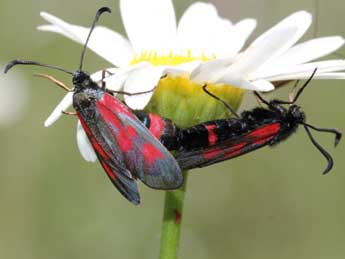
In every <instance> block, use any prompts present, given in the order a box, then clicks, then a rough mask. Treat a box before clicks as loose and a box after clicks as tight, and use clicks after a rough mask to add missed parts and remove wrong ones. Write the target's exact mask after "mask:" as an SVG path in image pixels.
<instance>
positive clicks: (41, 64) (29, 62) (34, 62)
mask: <svg viewBox="0 0 345 259" xmlns="http://www.w3.org/2000/svg"><path fill="white" fill-rule="evenodd" d="M16 65H34V66H40V67H47V68H51V69H56V70H59V71H62V72H65V73H67V74H70V75H73V73H72V72H70V71H68V70H66V69H63V68H61V67H57V66H52V65H46V64H43V63H39V62H36V61H28V60H20V59H15V60H12V61H11V62H9V63H8V64H7V65H6V66H5V69H4V73H5V74H6V73H7V72H8V71H9V70H10V69H11V68H12V67H14V66H16Z"/></svg>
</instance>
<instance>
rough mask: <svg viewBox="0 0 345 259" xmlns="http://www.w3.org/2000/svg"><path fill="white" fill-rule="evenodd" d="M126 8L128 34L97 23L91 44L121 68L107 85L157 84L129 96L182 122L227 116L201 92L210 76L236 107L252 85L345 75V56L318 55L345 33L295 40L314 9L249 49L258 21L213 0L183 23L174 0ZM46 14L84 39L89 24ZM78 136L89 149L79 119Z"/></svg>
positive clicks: (136, 105) (140, 1)
mask: <svg viewBox="0 0 345 259" xmlns="http://www.w3.org/2000/svg"><path fill="white" fill-rule="evenodd" d="M120 11H121V16H122V20H123V24H124V27H125V29H126V33H127V36H128V39H127V38H126V37H124V36H122V35H121V34H119V33H117V32H114V31H112V30H110V29H108V28H105V27H101V26H98V27H96V29H95V31H94V34H93V35H92V37H91V40H90V42H89V45H88V47H89V48H90V49H91V50H93V51H94V52H95V53H97V54H98V55H99V56H101V57H103V58H104V59H105V60H107V61H108V62H110V63H111V64H113V65H114V66H115V67H116V69H114V71H113V72H115V74H114V75H112V76H109V77H108V78H106V85H107V88H109V89H111V90H120V89H123V90H124V91H126V92H132V93H135V92H143V91H148V90H151V89H153V88H154V87H156V90H155V91H154V92H153V93H148V94H145V95H137V96H124V99H125V101H126V103H127V105H129V106H130V107H131V108H133V109H143V108H145V109H146V110H149V111H155V112H157V113H158V114H160V115H163V116H166V117H169V118H175V119H174V122H176V123H177V124H178V125H180V126H187V125H191V124H195V123H197V122H201V121H205V120H210V119H215V118H219V117H224V116H225V112H226V111H225V109H224V107H223V106H222V104H220V103H219V102H217V101H216V100H213V99H212V98H209V96H207V95H206V94H205V93H203V92H202V90H201V87H200V86H202V85H204V84H205V83H207V84H208V89H209V90H211V91H212V92H213V93H214V94H216V95H217V96H221V97H222V99H224V100H227V101H228V102H229V103H230V104H231V105H232V106H233V107H234V108H237V107H238V105H239V104H240V102H241V100H242V96H243V93H244V90H245V89H247V90H256V91H262V92H264V91H272V90H274V84H275V82H276V81H287V80H296V79H305V78H309V77H310V75H311V73H312V72H313V70H314V69H315V68H318V70H317V73H316V75H315V77H314V78H315V79H344V78H345V73H344V72H340V71H343V70H345V61H344V60H326V61H316V62H315V61H313V60H315V59H318V58H320V57H323V56H325V55H327V54H330V53H332V52H334V51H336V50H337V49H338V48H340V47H341V46H342V45H343V44H344V39H343V38H342V37H340V36H332V37H324V38H317V39H313V40H309V41H306V42H303V43H300V44H296V43H297V41H298V40H299V39H300V38H301V37H302V36H303V35H304V33H305V32H306V31H307V29H308V28H309V27H310V25H311V21H312V16H311V15H310V14H309V13H308V12H306V11H299V12H296V13H294V14H292V15H290V16H288V17H287V18H285V19H284V20H282V21H281V22H279V23H278V24H277V25H275V26H274V27H272V28H271V29H269V30H268V31H266V32H265V33H264V34H262V35H261V36H259V37H258V38H257V39H256V40H254V41H253V42H252V43H251V44H250V45H249V47H248V48H246V49H244V50H242V48H243V46H244V45H245V43H246V40H247V39H248V37H249V36H250V35H251V33H252V32H253V30H254V29H255V27H256V21H255V20H254V19H244V20H241V21H239V22H237V23H232V22H231V21H230V20H228V19H224V18H222V17H220V16H219V15H218V13H217V10H216V8H215V7H214V6H213V5H212V4H209V3H201V2H196V3H194V4H192V5H191V6H190V7H189V8H188V9H187V10H186V11H185V12H184V14H183V15H182V17H181V19H180V21H179V22H178V24H177V22H176V17H175V12H174V8H173V4H172V1H171V0H145V1H144V0H120ZM41 16H42V17H43V18H44V19H45V20H46V21H47V22H49V23H50V24H47V25H42V26H39V27H38V29H39V30H42V31H50V32H55V33H58V34H62V35H63V36H65V37H68V38H70V39H72V40H74V41H76V42H78V43H80V44H84V42H85V40H86V37H87V34H88V31H89V29H88V28H85V27H81V26H78V25H74V24H70V23H67V22H65V21H63V20H61V19H59V18H57V17H55V16H53V15H51V14H48V13H45V12H42V13H41ZM295 44H296V45H295ZM99 75H100V74H99V73H97V74H95V75H94V78H97V77H99ZM162 77H164V78H162ZM176 100H178V105H177V104H176V103H177V101H176ZM71 104H72V94H71V93H68V94H67V95H66V96H65V98H64V99H63V100H62V101H61V102H60V104H59V105H58V106H57V107H56V108H55V110H54V111H53V113H52V115H51V116H49V117H48V119H47V120H46V122H45V126H50V125H51V124H52V123H54V122H55V121H56V120H57V119H58V118H59V116H60V115H61V111H63V110H66V109H67V108H68V107H69V106H71ZM186 110H188V112H187V113H186V112H185V111H186ZM176 115H178V116H176ZM77 136H78V137H77V139H78V145H79V148H80V150H81V152H82V153H83V152H84V151H83V150H87V149H88V148H87V147H88V146H89V144H88V142H87V138H86V137H85V133H84V132H83V130H82V128H81V127H80V125H79V126H78V134H77ZM90 152H91V153H92V151H90ZM90 152H89V153H88V154H90ZM84 153H85V152H84ZM86 153H87V152H86ZM83 156H84V158H85V159H87V160H89V161H90V160H94V159H95V156H94V155H92V154H91V156H88V155H87V154H83Z"/></svg>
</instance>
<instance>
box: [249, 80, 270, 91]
mask: <svg viewBox="0 0 345 259" xmlns="http://www.w3.org/2000/svg"><path fill="white" fill-rule="evenodd" d="M251 83H252V84H253V85H254V86H255V87H256V88H257V90H256V91H260V92H269V91H272V90H274V85H273V84H272V83H270V82H269V81H267V80H257V81H254V82H251Z"/></svg>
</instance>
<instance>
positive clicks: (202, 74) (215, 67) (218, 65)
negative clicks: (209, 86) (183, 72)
mask: <svg viewBox="0 0 345 259" xmlns="http://www.w3.org/2000/svg"><path fill="white" fill-rule="evenodd" d="M233 61H234V60H233V59H232V58H223V59H218V58H217V59H214V60H210V61H206V62H203V63H201V64H200V66H199V67H197V68H196V69H195V70H194V71H193V72H192V74H191V75H190V79H191V80H193V81H196V82H200V83H204V82H213V81H216V80H217V79H218V78H219V77H220V76H219V74H222V72H224V71H225V70H226V68H227V67H228V66H229V65H230V64H232V62H233Z"/></svg>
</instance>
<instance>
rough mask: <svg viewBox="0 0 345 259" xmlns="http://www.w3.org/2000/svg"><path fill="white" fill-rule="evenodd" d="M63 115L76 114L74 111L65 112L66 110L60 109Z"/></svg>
mask: <svg viewBox="0 0 345 259" xmlns="http://www.w3.org/2000/svg"><path fill="white" fill-rule="evenodd" d="M61 112H62V113H63V114H65V115H77V113H76V112H66V111H61Z"/></svg>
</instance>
